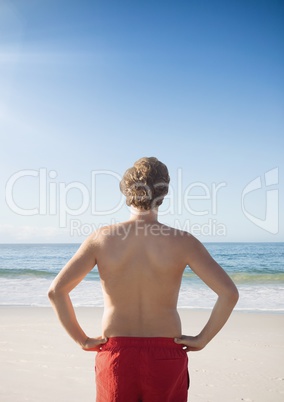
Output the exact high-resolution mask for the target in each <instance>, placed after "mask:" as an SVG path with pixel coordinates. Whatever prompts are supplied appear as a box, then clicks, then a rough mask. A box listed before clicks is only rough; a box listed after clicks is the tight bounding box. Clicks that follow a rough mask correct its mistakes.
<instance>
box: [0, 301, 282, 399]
mask: <svg viewBox="0 0 284 402" xmlns="http://www.w3.org/2000/svg"><path fill="white" fill-rule="evenodd" d="M76 313H77V317H78V320H79V322H80V324H81V325H82V327H83V328H84V330H85V331H86V332H87V334H88V335H89V336H97V335H99V334H100V319H101V315H102V309H100V308H83V307H81V308H77V309H76ZM0 314H1V321H0V326H1V335H0V348H1V352H0V353H1V355H0V373H1V377H0V378H1V380H0V384H1V385H0V400H1V402H22V401H34V402H58V401H68V402H78V401H84V402H94V401H95V393H96V390H95V383H94V370H93V366H94V357H95V353H93V352H84V351H82V350H81V349H80V348H79V347H78V346H77V345H76V344H75V343H74V342H73V341H72V339H70V338H69V336H68V335H67V334H66V333H65V332H64V330H63V328H62V327H61V326H60V324H59V322H58V321H57V319H56V317H55V314H54V312H53V310H52V309H51V308H48V307H46V308H40V307H0ZM180 315H181V319H182V322H183V333H185V334H190V335H194V334H196V333H197V332H199V330H200V329H201V327H202V325H204V323H205V322H206V320H207V318H208V315H209V312H206V311H195V310H189V309H181V310H180ZM283 334H284V315H281V314H258V313H241V312H234V313H233V315H232V316H231V318H230V320H229V322H228V323H227V325H226V326H225V328H224V329H223V330H222V332H221V333H219V334H218V335H217V336H216V338H215V339H213V340H212V342H211V343H210V344H209V345H208V346H207V347H206V348H205V349H204V350H202V351H200V352H195V353H194V352H191V353H189V370H190V377H191V386H190V391H189V399H188V400H189V401H190V402H197V401H198V402H217V401H218V402H223V401H224V402H233V401H257V402H282V401H283V400H284V363H283V362H284V342H283V341H284V337H283ZM125 402H131V401H125Z"/></svg>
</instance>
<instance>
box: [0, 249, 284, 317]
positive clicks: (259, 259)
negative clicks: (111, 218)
mask: <svg viewBox="0 0 284 402" xmlns="http://www.w3.org/2000/svg"><path fill="white" fill-rule="evenodd" d="M205 247H206V248H207V249H208V251H209V252H210V253H211V255H212V256H213V257H214V258H215V259H216V261H217V262H218V263H219V264H220V265H221V266H222V267H223V268H224V269H225V271H226V272H227V273H228V274H229V275H230V276H231V278H232V279H233V280H234V282H235V283H236V285H237V287H238V289H239V292H240V299H239V302H238V304H237V306H236V309H237V310H246V311H267V312H278V313H284V243H205ZM78 248H79V244H0V305H8V306H13V305H17V306H18V305H21V306H49V301H48V298H47V290H48V287H49V285H50V283H51V281H52V280H53V278H54V277H55V276H56V274H57V273H58V272H59V270H60V269H61V268H62V267H63V266H64V265H65V263H66V262H67V261H68V260H69V259H70V258H71V257H72V255H73V254H74V253H75V252H76V250H77V249H78ZM71 298H72V301H73V303H74V305H75V306H103V296H102V290H101V286H100V282H99V275H98V271H97V269H96V267H95V268H94V269H93V270H92V271H91V272H90V273H89V274H88V275H87V277H86V278H85V279H84V280H83V281H82V282H81V283H80V284H79V286H78V287H77V288H76V289H75V290H74V291H73V292H71ZM215 301H216V295H215V293H214V292H213V291H211V290H210V289H208V288H207V287H206V285H204V283H203V282H202V281H201V280H200V279H199V278H198V277H197V276H196V275H195V274H194V273H193V272H192V271H191V270H190V268H189V267H187V268H186V269H185V272H184V275H183V280H182V284H181V289H180V296H179V301H178V306H179V307H185V308H198V309H208V308H209V309H210V308H212V306H213V305H214V303H215Z"/></svg>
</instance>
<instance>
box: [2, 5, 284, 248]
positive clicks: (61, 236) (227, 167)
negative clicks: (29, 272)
mask: <svg viewBox="0 0 284 402" xmlns="http://www.w3.org/2000/svg"><path fill="white" fill-rule="evenodd" d="M283 21H284V3H283V1H276V0H231V1H221V0H212V1H202V0H195V1H192V0H188V1H185V0H184V1H181V0H175V1H173V0H171V1H167V0H163V1H162V0H160V1H157V0H151V1H150V0H144V1H137V0H127V1H126V0H121V1H116V0H111V1H110V0H100V1H97V0H93V1H84V0H82V1H73V2H70V1H66V0H61V1H54V0H48V1H47V0H25V1H21V0H18V1H16V0H9V1H5V0H0V136H1V148H0V160H1V171H0V185H1V192H0V194H1V198H0V242H33V241H38V242H40V241H43V242H44V241H48V242H52V241H54V242H57V241H81V240H82V239H83V236H79V234H80V233H81V234H84V233H83V231H85V233H87V231H88V225H90V224H94V225H95V226H99V225H100V224H106V223H110V222H111V221H114V220H115V221H119V220H121V219H126V218H127V216H128V209H127V208H126V207H124V206H121V208H118V210H117V211H116V212H115V213H111V214H110V213H105V214H102V215H98V214H97V211H98V210H100V211H110V209H113V207H114V206H115V205H117V204H119V203H120V202H121V198H120V194H119V190H118V179H117V178H116V177H115V176H111V174H109V173H108V174H107V173H105V174H101V175H97V176H95V177H96V181H95V183H94V181H93V182H92V176H91V175H92V173H91V172H97V171H99V170H109V171H111V172H114V173H115V174H117V175H121V174H123V172H124V171H125V169H126V168H128V167H129V166H131V165H132V164H133V162H134V161H135V160H136V159H138V158H139V157H141V156H157V157H158V158H159V159H160V160H162V161H163V162H164V163H166V164H167V166H168V168H169V170H170V174H171V177H172V192H171V198H169V199H168V200H167V201H165V204H164V207H163V211H164V213H163V214H162V215H161V218H160V219H161V221H163V222H165V223H168V224H171V225H175V226H180V227H183V228H191V227H192V225H193V224H195V225H197V226H195V227H194V228H193V232H194V233H195V234H196V235H197V237H199V238H200V239H201V240H202V241H284V229H283V208H282V209H281V207H282V205H283V189H284V185H283V171H284V162H283V161H284V158H283V149H284V113H283V112H284V80H283V78H284V73H283V72H284V51H283V49H284V46H283V38H284V24H283ZM276 168H278V171H276V170H275V169H276ZM39 169H42V170H41V172H42V173H41V175H42V176H41V182H42V183H41V185H42V187H41V192H42V195H41V199H39V191H40V190H39V182H40V180H39V177H38V176H39ZM44 169H45V170H44ZM273 169H274V170H273ZM26 170H30V171H32V172H33V173H32V174H33V175H34V176H31V175H29V174H28V173H27V172H26V173H23V176H21V177H20V176H19V179H18V180H17V181H15V183H14V185H13V186H12V185H11V188H12V190H11V188H10V189H9V186H8V190H7V188H6V191H5V186H6V184H7V183H9V179H10V184H11V183H12V181H13V180H12V179H11V177H12V178H13V177H14V178H15V174H16V172H19V171H20V172H25V171H26ZM271 170H273V172H272V176H273V177H274V179H273V180H272V182H273V183H272V185H271V186H270V187H269V188H268V187H267V188H265V181H264V177H265V173H266V172H268V171H271ZM50 171H55V172H56V175H55V174H53V173H51V174H50V175H51V177H50V176H49V172H50ZM44 172H46V173H47V175H48V176H47V179H46V187H47V190H46V197H47V201H46V213H45V206H44V205H43V204H42V203H44V201H43V198H44V197H45V195H44V192H43V190H42V188H43V187H44V182H43V176H44ZM37 175H38V176H37ZM258 177H260V183H261V188H256V186H253V185H252V187H251V189H252V191H250V192H249V193H248V194H246V195H245V196H244V199H243V208H245V209H246V211H247V214H245V213H244V211H243V208H242V194H243V195H244V193H243V191H244V189H245V188H246V186H247V185H248V184H249V183H250V182H251V181H253V180H254V179H256V178H258ZM74 182H79V183H81V184H82V185H83V186H84V187H85V188H86V189H87V192H88V196H89V201H90V204H93V209H94V211H93V213H92V210H91V206H89V207H87V206H86V208H82V209H84V211H83V213H82V214H80V215H78V216H76V215H74V216H69V215H68V216H67V215H66V227H65V228H60V214H63V215H64V211H63V210H64V201H65V199H63V198H64V197H63V187H64V185H65V192H66V186H68V184H69V187H71V186H72V183H74ZM50 183H52V185H51V186H50ZM60 183H63V184H62V187H61V190H60ZM198 183H202V184H201V185H199V184H198ZM218 184H220V188H219V190H218V191H217V194H216V195H215V196H214V194H213V193H212V187H214V185H218ZM268 184H269V183H268ZM189 186H191V187H190V188H189ZM67 188H68V187H67ZM92 190H93V193H92ZM266 190H269V192H267V191H266ZM272 190H273V191H274V192H273V193H272ZM52 191H54V193H52ZM60 191H61V192H60ZM8 193H9V194H8ZM11 194H12V196H13V200H14V204H16V205H18V206H19V207H20V208H21V209H26V210H31V209H32V208H37V207H39V206H40V205H39V204H40V203H41V204H42V205H41V214H35V215H32V216H23V214H19V213H16V211H15V208H14V209H13V207H11V201H9V200H10V198H11ZM187 195H191V196H192V195H196V196H197V199H196V200H192V199H191V200H189V199H187V198H186V197H187ZM204 195H205V196H207V198H208V199H204V198H202V196H204ZM5 196H6V199H5ZM277 196H278V198H279V203H278V206H277ZM46 197H45V198H46ZM84 197H85V199H86V194H85V195H82V193H81V190H80V189H78V188H77V190H76V189H74V188H73V189H70V191H69V192H68V193H67V195H66V198H67V203H68V206H69V208H74V209H78V208H79V207H80V206H81V205H82V202H83V198H84ZM7 198H8V204H9V205H7ZM87 198H88V197H87ZM50 200H51V201H50ZM60 201H61V205H60ZM214 203H215V204H216V208H215V206H214V205H215V204H214ZM266 203H267V211H266ZM14 204H13V205H14ZM51 204H52V205H53V207H54V209H55V206H56V208H57V210H56V211H55V212H54V213H53V212H52V213H49V211H50V205H51ZM55 204H56V205H55ZM213 204H214V205H213ZM177 205H179V206H177ZM163 211H162V212H163ZM194 211H195V212H194ZM196 211H197V212H198V214H196ZM265 211H266V212H265ZM167 212H168V213H167ZM200 213H204V214H203V215H201V214H200ZM252 216H254V217H256V219H257V220H256V221H253V218H251V217H252ZM72 219H73V220H76V222H75V221H74V222H75V223H74V222H73V224H71V220H72ZM265 219H266V220H265ZM62 220H64V217H62V215H61V224H62ZM270 220H271V222H270ZM277 223H279V224H278V229H277V227H276V226H277ZM71 225H73V229H74V225H75V226H76V225H77V229H78V231H77V232H75V231H73V234H72V236H71V235H70V231H71ZM84 225H85V226H84ZM198 225H199V226H198ZM202 225H205V226H202ZM206 225H207V226H206ZM61 226H62V225H61ZM83 226H84V228H83ZM260 226H262V227H260ZM263 226H264V227H263ZM214 227H215V229H214ZM218 228H219V229H220V230H221V229H222V228H223V229H224V230H223V232H222V230H221V232H222V233H223V234H222V235H220V233H219V234H218V235H216V233H215V234H214V230H215V232H216V230H218ZM73 229H72V230H73ZM79 230H81V232H79ZM198 230H199V233H198ZM209 232H210V233H209ZM272 232H274V233H272ZM202 233H203V235H202ZM210 234H211V235H210Z"/></svg>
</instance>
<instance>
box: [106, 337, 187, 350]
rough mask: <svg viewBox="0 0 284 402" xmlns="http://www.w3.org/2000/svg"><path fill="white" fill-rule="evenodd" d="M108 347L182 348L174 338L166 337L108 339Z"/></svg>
mask: <svg viewBox="0 0 284 402" xmlns="http://www.w3.org/2000/svg"><path fill="white" fill-rule="evenodd" d="M105 345H107V346H108V347H116V346H118V347H121V346H136V347H151V346H157V347H158V346H164V347H174V348H177V349H180V348H181V345H180V344H177V343H175V341H174V338H164V337H136V336H114V337H110V338H108V341H107V343H106V344H105Z"/></svg>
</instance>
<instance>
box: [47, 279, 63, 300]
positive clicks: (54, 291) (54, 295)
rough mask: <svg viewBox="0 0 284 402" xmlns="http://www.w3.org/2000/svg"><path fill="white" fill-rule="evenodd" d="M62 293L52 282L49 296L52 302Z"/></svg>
mask: <svg viewBox="0 0 284 402" xmlns="http://www.w3.org/2000/svg"><path fill="white" fill-rule="evenodd" d="M60 293H61V292H60V289H59V288H58V287H57V286H56V285H54V284H53V283H52V284H51V286H50V288H49V289H48V292H47V296H48V298H49V300H50V301H51V302H52V301H54V300H55V299H56V298H57V297H58V296H59V295H60Z"/></svg>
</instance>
